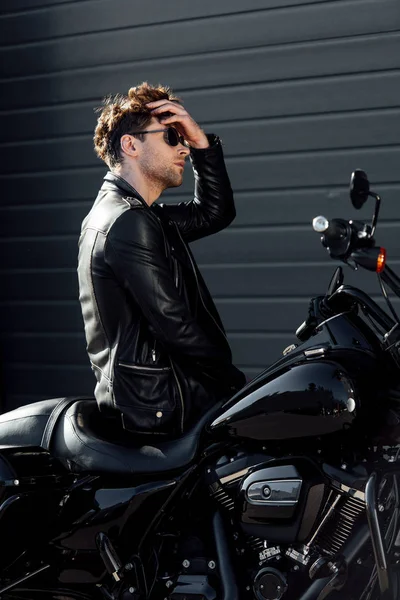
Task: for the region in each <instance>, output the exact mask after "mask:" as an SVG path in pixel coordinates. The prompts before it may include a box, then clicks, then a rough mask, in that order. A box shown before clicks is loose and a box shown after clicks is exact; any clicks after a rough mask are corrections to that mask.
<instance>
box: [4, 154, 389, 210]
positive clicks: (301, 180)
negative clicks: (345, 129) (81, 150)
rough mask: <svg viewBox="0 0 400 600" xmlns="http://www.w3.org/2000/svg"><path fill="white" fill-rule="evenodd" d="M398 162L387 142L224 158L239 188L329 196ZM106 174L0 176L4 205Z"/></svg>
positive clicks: (50, 197) (68, 190)
mask: <svg viewBox="0 0 400 600" xmlns="http://www.w3.org/2000/svg"><path fill="white" fill-rule="evenodd" d="M239 153H240V149H239V148H238V154H239ZM399 160H400V146H390V145H389V146H387V147H385V146H380V147H377V148H374V147H372V148H368V147H365V148H354V149H353V148H352V149H344V150H341V149H340V150H320V151H311V152H308V151H303V152H288V153H286V152H281V153H276V154H275V153H271V154H266V155H260V154H254V155H250V156H235V157H231V158H228V159H227V161H226V162H227V165H228V169H229V173H230V177H231V181H232V185H233V188H234V189H235V190H236V191H238V192H239V191H246V190H262V189H269V190H275V189H298V188H299V187H307V188H309V187H313V186H318V187H322V186H326V193H327V194H328V193H329V189H328V186H330V185H335V186H342V185H343V184H344V183H345V181H346V180H347V181H349V178H350V174H351V172H352V171H353V170H354V168H356V165H357V167H361V166H362V167H363V168H364V169H365V170H367V171H368V172H369V173H370V177H371V180H372V181H381V182H382V183H397V182H398V179H399V177H398V171H397V168H398V164H399ZM104 173H105V169H104V167H101V166H100V167H90V168H86V169H84V168H82V169H79V168H76V169H68V170H67V169H66V170H64V171H63V170H61V171H48V172H43V171H42V172H39V173H34V174H30V173H27V174H15V175H14V174H12V175H4V176H2V177H0V184H1V188H2V200H3V202H4V203H5V204H10V198H13V197H14V196H15V190H16V189H19V190H20V193H21V195H22V196H23V199H24V203H26V204H30V203H32V202H46V201H53V202H55V201H60V202H62V201H64V200H75V199H80V198H93V197H94V196H95V195H96V193H97V190H98V188H99V187H100V185H101V183H102V177H103V175H104ZM289 175H290V176H289ZM180 189H181V191H182V193H184V192H186V193H187V195H188V199H189V198H190V196H191V194H192V193H193V179H192V177H191V176H190V174H188V176H187V177H186V179H185V181H184V183H183V185H182V188H180Z"/></svg>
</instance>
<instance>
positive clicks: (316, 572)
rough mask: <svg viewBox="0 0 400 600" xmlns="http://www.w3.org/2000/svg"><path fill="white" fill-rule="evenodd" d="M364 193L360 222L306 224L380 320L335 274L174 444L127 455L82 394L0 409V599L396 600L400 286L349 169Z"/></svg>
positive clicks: (355, 197)
mask: <svg viewBox="0 0 400 600" xmlns="http://www.w3.org/2000/svg"><path fill="white" fill-rule="evenodd" d="M368 196H373V197H374V198H375V201H376V204H375V213H374V217H373V220H372V224H371V225H368V224H365V223H363V222H360V221H345V220H342V219H334V220H332V221H331V222H328V221H327V220H326V219H325V218H324V217H317V218H316V219H314V229H315V230H317V231H319V232H320V233H322V243H323V245H324V246H325V247H326V248H327V250H328V251H329V253H330V256H331V257H332V258H334V259H336V260H340V261H343V262H345V263H347V264H349V265H351V266H353V267H354V268H356V267H363V268H365V269H369V270H371V271H376V272H377V273H378V279H379V282H380V285H381V289H382V293H383V295H384V297H385V299H386V301H387V305H388V313H390V314H388V313H387V312H385V311H384V310H383V309H382V308H381V307H380V306H379V305H378V304H376V303H375V302H374V301H373V300H372V299H371V298H370V297H369V296H368V295H367V294H365V293H364V292H363V291H361V290H359V289H356V288H354V287H351V286H348V285H344V284H343V273H342V269H341V267H338V268H337V269H336V271H335V274H334V276H333V278H332V281H331V283H330V285H329V289H328V292H327V294H325V295H324V296H320V297H317V298H313V299H312V301H311V303H310V307H309V314H308V317H307V319H306V321H305V322H304V323H303V325H301V327H300V328H299V329H298V330H297V332H296V333H297V338H298V340H299V344H293V345H292V346H290V347H289V348H287V349H286V350H285V351H284V355H283V357H282V358H281V359H280V360H278V361H277V362H276V363H275V364H274V365H272V366H271V367H270V368H268V369H266V370H265V371H264V372H263V373H261V374H260V375H258V376H257V377H256V378H255V379H253V380H252V381H251V382H250V383H248V384H247V385H246V386H245V387H244V388H243V389H242V390H241V391H240V392H239V393H238V394H236V395H235V396H234V397H233V398H232V399H230V400H229V401H228V402H227V403H225V404H223V405H222V404H219V405H218V406H215V407H213V409H212V410H211V411H210V412H209V413H208V414H206V415H205V416H204V417H203V418H202V419H201V421H199V422H198V423H197V424H196V426H195V427H193V429H191V430H190V431H188V432H187V433H186V434H185V435H184V436H183V437H181V438H179V439H175V440H165V441H162V442H159V443H157V442H155V443H154V444H153V443H148V442H147V443H144V442H143V443H141V444H138V443H137V444H136V445H135V443H134V442H135V440H133V441H132V438H130V437H129V436H128V434H127V433H125V432H124V431H123V430H122V429H121V428H120V427H119V426H118V425H117V424H116V423H114V422H112V421H109V420H105V419H104V417H103V418H102V417H101V415H100V414H99V412H98V409H97V404H96V402H95V400H94V399H91V398H61V399H52V400H45V401H42V402H37V403H35V404H31V405H28V406H24V407H22V408H18V409H16V410H13V411H11V412H9V413H6V414H4V415H1V416H0V444H1V447H0V479H1V487H0V494H1V496H0V541H1V543H0V598H2V599H8V600H10V599H11V598H13V599H21V600H22V599H25V600H34V599H37V600H39V599H40V600H46V599H48V600H78V599H79V600H86V599H87V600H89V599H91V600H96V599H98V600H100V599H105V600H145V599H150V600H157V599H161V600H163V599H174V600H178V599H180V600H201V599H203V600H216V599H218V600H238V599H240V600H246V599H247V598H248V599H249V600H250V599H254V598H256V599H258V600H280V599H281V598H283V599H284V600H295V599H296V600H322V599H323V598H326V597H327V596H329V595H330V597H331V598H340V599H348V600H350V599H354V600H356V599H357V600H377V599H378V598H382V599H384V600H388V599H393V600H394V599H395V598H398V597H400V569H399V567H398V565H397V563H399V561H400V534H399V531H400V490H399V474H400V464H399V461H398V458H399V455H400V445H398V442H400V418H399V417H398V413H399V414H400V410H399V411H398V410H397V407H398V405H399V408H400V404H399V403H400V386H399V368H400V325H399V320H398V318H397V316H396V313H395V311H394V309H393V306H392V304H391V302H390V299H389V297H388V294H387V290H386V287H385V286H386V285H388V286H389V287H390V288H391V290H392V291H393V292H394V293H395V294H397V295H398V296H400V279H399V278H398V277H397V276H396V275H395V274H394V273H393V271H392V270H391V269H390V268H389V267H388V266H387V265H386V264H385V260H386V257H385V251H384V249H383V248H380V247H378V246H376V245H375V242H374V237H373V236H374V232H375V228H376V224H377V219H378V210H379V206H380V198H379V196H377V195H376V194H374V193H373V192H371V191H370V189H369V183H368V180H367V177H366V175H365V173H364V172H362V171H359V170H358V171H355V172H354V173H353V175H352V181H351V199H352V202H353V205H354V206H355V207H356V208H360V207H361V206H362V205H363V203H364V202H365V201H366V200H367V198H368Z"/></svg>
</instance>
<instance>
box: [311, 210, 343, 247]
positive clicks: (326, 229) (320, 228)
mask: <svg viewBox="0 0 400 600" xmlns="http://www.w3.org/2000/svg"><path fill="white" fill-rule="evenodd" d="M312 225H313V229H314V231H317V232H318V233H323V234H324V235H325V236H326V238H329V240H331V241H335V240H340V239H342V238H343V237H345V236H346V235H347V228H346V225H344V224H343V222H340V221H339V220H338V219H332V221H328V219H326V218H325V217H323V216H322V215H321V216H319V217H315V219H313V222H312Z"/></svg>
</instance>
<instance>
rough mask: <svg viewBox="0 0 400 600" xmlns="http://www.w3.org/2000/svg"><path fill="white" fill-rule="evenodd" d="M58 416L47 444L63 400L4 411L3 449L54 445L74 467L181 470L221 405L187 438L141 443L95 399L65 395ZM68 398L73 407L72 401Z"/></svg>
mask: <svg viewBox="0 0 400 600" xmlns="http://www.w3.org/2000/svg"><path fill="white" fill-rule="evenodd" d="M66 400H67V406H66V408H65V409H64V410H63V411H62V412H61V413H60V414H59V415H57V417H58V418H57V422H56V423H55V424H54V428H52V433H51V438H50V439H49V440H48V442H47V443H44V438H45V432H46V428H47V429H48V423H49V419H50V417H51V415H52V414H53V416H54V412H55V409H56V407H57V406H59V405H60V399H59V398H58V399H55V400H44V401H42V402H36V403H35V404H31V405H27V406H23V407H21V408H18V409H16V410H13V411H11V412H9V413H5V414H4V415H0V449H1V446H3V447H4V446H7V447H10V446H12V447H24V446H25V447H29V446H35V447H44V448H45V449H47V447H49V449H50V452H51V454H52V455H53V456H55V457H56V458H59V459H61V460H62V462H63V463H64V464H66V465H67V466H68V468H69V469H70V470H71V471H73V472H91V473H107V474H114V475H115V474H120V475H122V474H123V475H134V474H145V473H149V474H150V473H160V472H164V471H172V470H176V469H181V468H183V467H185V466H187V465H189V464H190V463H191V462H192V461H193V460H194V459H195V457H196V454H197V451H198V446H199V442H200V437H201V433H202V431H203V429H204V427H205V425H206V424H207V423H208V422H209V421H210V420H211V419H212V418H213V416H214V415H216V414H217V413H218V411H219V410H220V408H221V406H222V403H218V404H217V405H215V406H213V407H212V409H211V410H209V411H208V412H207V413H206V414H205V415H203V417H202V418H201V419H200V420H199V421H198V422H197V423H196V424H195V425H194V426H193V427H192V428H191V429H189V430H188V431H187V433H186V434H184V435H183V436H182V437H180V438H177V439H172V440H161V439H160V441H159V440H158V439H157V438H156V437H155V436H154V438H150V439H149V441H148V442H147V441H146V442H145V443H143V441H141V443H140V444H138V442H139V440H138V438H135V436H134V435H132V434H129V433H127V432H126V431H125V430H124V429H123V428H122V427H121V425H120V422H119V421H118V422H117V421H113V420H110V419H106V418H105V417H103V416H102V415H101V413H100V412H99V410H98V407H97V403H96V401H95V400H94V399H78V398H75V399H74V398H72V399H66ZM68 403H69V406H68Z"/></svg>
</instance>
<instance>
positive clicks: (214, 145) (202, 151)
mask: <svg viewBox="0 0 400 600" xmlns="http://www.w3.org/2000/svg"><path fill="white" fill-rule="evenodd" d="M206 136H207V139H208V143H209V144H210V145H209V147H208V148H191V147H190V156H191V158H193V159H194V160H197V159H200V160H201V158H202V157H203V156H204V157H206V156H208V155H213V154H216V153H218V152H221V150H222V144H221V139H220V138H219V137H218V136H217V135H215V134H214V133H206Z"/></svg>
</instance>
